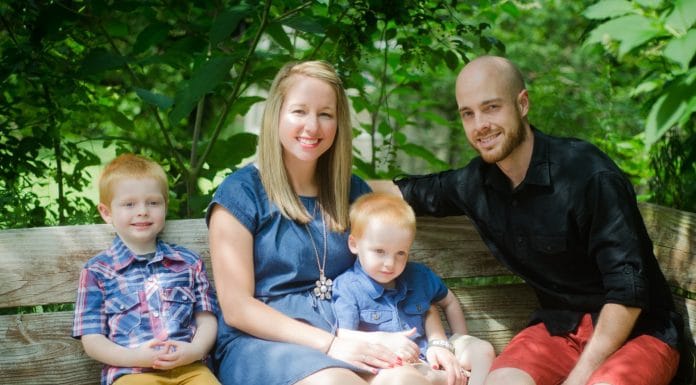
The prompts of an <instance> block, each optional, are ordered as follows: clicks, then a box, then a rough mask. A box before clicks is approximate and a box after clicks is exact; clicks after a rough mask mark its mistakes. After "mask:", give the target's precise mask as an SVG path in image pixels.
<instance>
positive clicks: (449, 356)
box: [333, 193, 495, 385]
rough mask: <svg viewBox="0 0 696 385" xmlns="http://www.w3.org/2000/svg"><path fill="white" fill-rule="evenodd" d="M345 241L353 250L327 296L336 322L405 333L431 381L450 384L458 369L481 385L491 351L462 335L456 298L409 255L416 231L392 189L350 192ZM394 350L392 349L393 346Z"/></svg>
mask: <svg viewBox="0 0 696 385" xmlns="http://www.w3.org/2000/svg"><path fill="white" fill-rule="evenodd" d="M350 226H351V227H350V236H349V238H348V246H349V247H350V250H351V251H352V252H353V253H355V254H357V255H358V258H357V260H356V261H355V264H354V265H353V267H352V268H350V269H348V270H347V271H346V272H344V273H343V274H341V275H340V276H338V277H337V278H336V280H335V281H334V287H333V295H334V301H335V302H334V305H335V309H336V317H337V319H338V327H339V328H345V329H352V330H363V331H383V332H400V331H404V330H409V329H413V328H415V329H416V331H415V333H414V334H413V335H412V338H413V339H414V342H416V343H417V344H418V346H419V348H420V351H421V353H420V359H421V360H427V363H428V364H427V365H422V364H419V369H421V370H424V371H425V374H426V375H427V377H428V378H430V379H431V380H432V381H433V383H434V384H442V383H446V382H450V383H452V381H453V378H454V377H455V376H454V374H453V373H447V374H448V375H445V373H444V372H443V371H440V370H437V369H446V370H448V371H459V370H463V371H464V373H465V374H466V375H467V376H470V378H469V379H468V383H469V384H470V385H483V382H484V380H485V378H486V374H487V373H488V369H489V368H490V365H491V363H492V362H493V359H494V357H495V352H494V350H493V347H492V346H491V344H490V343H488V342H487V341H483V340H480V339H478V338H476V337H473V336H470V335H468V334H467V328H466V320H465V318H464V313H463V311H462V308H461V306H460V304H459V301H458V300H457V298H456V297H455V296H454V294H453V293H452V291H450V290H449V289H448V288H447V287H446V286H445V284H444V282H443V281H442V279H441V278H439V277H438V276H437V275H436V274H435V273H434V272H433V271H432V270H430V269H429V268H428V267H427V266H425V265H423V264H421V263H416V262H409V261H408V255H409V250H410V248H411V244H412V243H413V239H414V237H415V234H416V219H415V215H414V213H413V210H412V209H411V207H410V206H409V205H408V203H406V201H404V200H403V199H402V198H400V197H398V196H396V195H393V194H384V193H370V194H366V195H363V196H361V197H360V198H358V199H357V200H356V201H355V202H354V203H353V205H352V206H351V210H350ZM432 304H435V305H437V306H438V307H440V308H442V310H443V312H444V314H445V317H446V319H447V322H448V324H449V325H450V328H451V330H452V332H454V333H455V334H454V335H453V336H452V337H451V338H450V339H447V337H446V335H445V331H444V327H443V325H442V322H441V321H440V317H439V312H438V310H437V308H436V307H434V306H432ZM397 353H398V352H397Z"/></svg>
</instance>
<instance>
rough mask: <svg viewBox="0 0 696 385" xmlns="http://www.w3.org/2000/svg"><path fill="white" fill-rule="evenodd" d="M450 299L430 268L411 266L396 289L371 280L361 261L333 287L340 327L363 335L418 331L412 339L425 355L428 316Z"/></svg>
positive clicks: (408, 266)
mask: <svg viewBox="0 0 696 385" xmlns="http://www.w3.org/2000/svg"><path fill="white" fill-rule="evenodd" d="M446 295H447V286H446V285H445V283H444V282H443V281H442V279H441V278H440V277H438V276H437V275H436V274H435V273H434V272H433V271H432V270H430V268H428V267H427V266H425V265H423V264H421V263H417V262H408V263H407V264H406V268H405V269H404V272H403V273H401V275H400V276H399V277H398V278H397V279H396V285H395V288H394V289H385V288H384V287H383V286H382V285H380V284H379V283H378V282H376V281H374V280H373V279H372V278H370V277H369V276H368V275H367V273H366V272H365V270H364V269H363V268H362V266H361V265H360V262H359V261H358V260H356V261H355V264H354V265H353V267H351V268H350V269H348V270H347V271H345V272H344V273H343V274H341V275H339V276H338V277H336V280H335V281H334V285H333V297H334V309H335V311H336V319H337V320H338V327H339V328H344V329H351V330H362V331H382V332H400V331H405V330H409V329H411V328H413V327H415V328H416V334H415V335H414V336H413V337H412V338H413V340H414V342H416V343H417V344H418V346H419V347H420V349H421V354H424V353H425V350H426V349H427V345H428V339H427V336H426V335H425V316H426V314H427V312H428V309H429V308H430V305H431V304H432V303H434V302H437V301H440V300H441V299H443V298H445V296H446Z"/></svg>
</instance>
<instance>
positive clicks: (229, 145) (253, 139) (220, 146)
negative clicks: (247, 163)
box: [205, 132, 258, 170]
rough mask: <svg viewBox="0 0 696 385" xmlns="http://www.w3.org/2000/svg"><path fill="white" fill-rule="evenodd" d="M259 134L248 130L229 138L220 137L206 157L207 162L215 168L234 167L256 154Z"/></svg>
mask: <svg viewBox="0 0 696 385" xmlns="http://www.w3.org/2000/svg"><path fill="white" fill-rule="evenodd" d="M257 141H258V136H257V135H256V134H251V133H248V132H242V133H238V134H235V135H232V136H231V137H229V138H227V139H220V140H218V141H217V143H215V147H214V148H213V151H211V153H210V156H209V157H208V159H206V160H205V161H206V163H208V165H209V166H210V168H211V169H214V170H224V169H226V168H233V167H234V166H236V165H238V164H239V163H241V162H242V161H243V160H244V159H246V158H248V157H250V156H252V155H254V153H255V152H256V143H257Z"/></svg>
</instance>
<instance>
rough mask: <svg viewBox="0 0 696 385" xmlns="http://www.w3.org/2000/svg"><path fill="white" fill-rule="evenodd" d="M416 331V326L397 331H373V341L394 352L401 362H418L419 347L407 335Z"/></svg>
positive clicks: (409, 335)
mask: <svg viewBox="0 0 696 385" xmlns="http://www.w3.org/2000/svg"><path fill="white" fill-rule="evenodd" d="M415 333H416V328H413V329H410V330H406V331H403V332H398V333H387V332H374V333H371V334H373V337H374V341H375V342H377V343H379V344H381V345H384V346H385V347H387V348H388V349H389V350H390V351H392V352H394V353H396V355H398V356H399V358H401V361H402V362H403V363H413V362H418V356H419V354H420V349H419V348H418V345H417V344H416V343H415V342H413V340H412V339H411V338H409V337H411V336H413V335H414V334H415Z"/></svg>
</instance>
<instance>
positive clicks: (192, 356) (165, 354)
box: [152, 341, 204, 370]
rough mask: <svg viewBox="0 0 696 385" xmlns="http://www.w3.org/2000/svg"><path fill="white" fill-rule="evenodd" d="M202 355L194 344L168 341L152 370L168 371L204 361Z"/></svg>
mask: <svg viewBox="0 0 696 385" xmlns="http://www.w3.org/2000/svg"><path fill="white" fill-rule="evenodd" d="M203 356H204V354H203V353H201V352H200V351H199V350H198V349H197V348H196V347H195V346H194V345H193V344H191V343H188V342H183V341H167V342H165V343H164V349H162V350H161V351H160V352H159V355H158V356H157V357H156V359H155V361H154V362H153V364H152V368H154V369H160V370H168V369H173V368H177V367H179V366H184V365H188V364H190V363H192V362H195V361H198V360H201V359H203Z"/></svg>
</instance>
